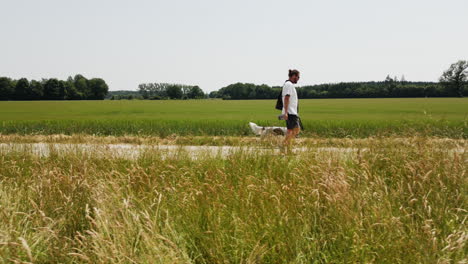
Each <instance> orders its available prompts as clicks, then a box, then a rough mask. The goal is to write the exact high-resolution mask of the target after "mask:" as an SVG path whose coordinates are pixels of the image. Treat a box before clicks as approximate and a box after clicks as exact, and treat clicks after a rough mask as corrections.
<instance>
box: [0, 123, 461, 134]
mask: <svg viewBox="0 0 468 264" xmlns="http://www.w3.org/2000/svg"><path fill="white" fill-rule="evenodd" d="M254 121H255V122H257V123H258V124H261V125H264V126H268V125H282V126H284V124H277V123H275V122H271V121H270V122H265V121H261V120H254ZM303 123H304V126H305V130H303V131H302V135H303V136H306V137H335V138H344V137H353V138H365V137H369V136H414V135H415V134H417V135H422V136H436V137H449V138H467V137H468V123H466V122H465V121H449V120H432V119H423V120H419V121H414V120H413V121H408V120H394V121H389V120H380V121H375V120H374V121H365V122H364V121H350V120H342V121H338V120H334V121H325V120H316V121H313V120H304V122H303ZM0 133H2V134H22V135H31V134H39V135H52V134H66V135H72V134H91V135H111V136H123V135H139V136H159V137H167V136H170V135H179V136H188V135H190V136H247V135H253V134H252V131H251V130H250V128H249V126H248V122H247V121H245V120H222V119H220V120H183V119H181V120H50V121H4V122H0Z"/></svg>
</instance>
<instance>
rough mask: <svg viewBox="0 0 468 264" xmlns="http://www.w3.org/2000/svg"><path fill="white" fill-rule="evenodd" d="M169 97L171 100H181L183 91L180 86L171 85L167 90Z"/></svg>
mask: <svg viewBox="0 0 468 264" xmlns="http://www.w3.org/2000/svg"><path fill="white" fill-rule="evenodd" d="M166 93H167V96H169V98H171V99H181V98H182V95H183V93H182V89H181V88H180V86H178V85H170V86H169V87H167V90H166Z"/></svg>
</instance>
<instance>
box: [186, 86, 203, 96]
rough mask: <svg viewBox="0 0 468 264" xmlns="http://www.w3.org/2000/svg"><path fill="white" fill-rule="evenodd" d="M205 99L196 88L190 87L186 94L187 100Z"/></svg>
mask: <svg viewBox="0 0 468 264" xmlns="http://www.w3.org/2000/svg"><path fill="white" fill-rule="evenodd" d="M204 97H205V93H203V90H202V89H201V88H200V87H198V86H192V87H191V88H190V90H189V92H188V98H191V99H201V98H204Z"/></svg>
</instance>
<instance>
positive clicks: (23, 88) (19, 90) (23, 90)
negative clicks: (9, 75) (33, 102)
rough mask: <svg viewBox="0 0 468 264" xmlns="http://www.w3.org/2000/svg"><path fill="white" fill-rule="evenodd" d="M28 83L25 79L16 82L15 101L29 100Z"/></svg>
mask: <svg viewBox="0 0 468 264" xmlns="http://www.w3.org/2000/svg"><path fill="white" fill-rule="evenodd" d="M30 95H31V93H30V90H29V81H28V79H26V78H21V79H19V80H18V81H17V82H16V86H15V94H14V98H15V100H30Z"/></svg>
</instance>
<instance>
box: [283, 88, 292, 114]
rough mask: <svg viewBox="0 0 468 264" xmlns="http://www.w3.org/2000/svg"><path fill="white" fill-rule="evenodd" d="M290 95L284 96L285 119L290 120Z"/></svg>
mask: <svg viewBox="0 0 468 264" xmlns="http://www.w3.org/2000/svg"><path fill="white" fill-rule="evenodd" d="M289 97H291V96H290V95H289V94H287V95H285V96H284V119H285V120H288V107H289Z"/></svg>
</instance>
